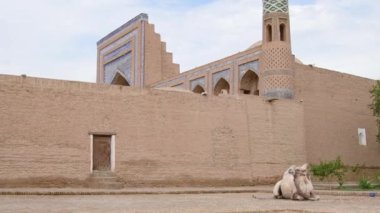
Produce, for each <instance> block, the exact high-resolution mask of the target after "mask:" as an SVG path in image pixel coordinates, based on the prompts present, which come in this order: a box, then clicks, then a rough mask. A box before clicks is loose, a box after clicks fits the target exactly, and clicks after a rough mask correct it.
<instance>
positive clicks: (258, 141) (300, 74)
mask: <svg viewBox="0 0 380 213" xmlns="http://www.w3.org/2000/svg"><path fill="white" fill-rule="evenodd" d="M295 80H296V88H297V89H296V91H295V92H296V99H295V100H277V101H273V102H267V101H265V99H264V98H262V97H255V96H248V97H245V96H230V97H213V96H212V97H202V96H200V95H198V94H192V93H189V92H178V91H177V92H176V91H163V90H154V89H152V90H148V89H144V90H140V89H134V88H129V87H120V86H111V85H101V84H90V83H80V82H69V81H57V80H47V79H38V78H29V77H26V78H25V77H16V76H5V75H2V76H0V100H1V102H0V121H1V125H0V186H4V185H7V184H9V185H23V186H24V185H26V186H29V185H30V186H33V185H43V186H51V187H56V186H72V185H78V186H81V185H83V184H84V183H85V182H86V179H87V178H88V177H89V176H90V174H91V137H90V135H89V133H115V134H116V157H115V159H116V165H115V173H116V175H117V176H118V177H120V178H122V179H123V180H124V181H125V182H126V183H127V185H130V186H183V185H187V186H188V185H191V186H198V185H199V186H219V185H221V186H238V185H239V186H240V185H252V184H256V183H265V182H273V181H274V180H275V179H276V177H277V176H279V175H281V174H282V172H283V170H285V169H286V168H287V167H288V166H289V165H291V164H301V163H304V162H311V163H316V162H319V161H320V160H331V159H335V158H336V157H337V156H341V157H342V158H343V160H344V161H345V162H347V163H348V164H351V165H355V164H363V163H364V164H365V165H366V166H368V167H373V168H378V167H379V166H380V165H379V164H380V155H379V151H380V146H379V144H377V143H376V142H375V134H376V125H375V119H374V117H373V116H372V114H371V111H370V110H369V109H368V107H367V106H368V104H369V103H370V96H369V94H368V91H369V89H370V88H371V86H372V85H373V84H374V81H373V80H368V79H363V78H359V77H354V76H350V75H345V74H341V73H337V72H332V71H327V70H322V69H319V68H312V67H308V66H304V65H296V76H295ZM358 128H366V130H367V143H368V146H360V145H359V142H358V135H357V129H358Z"/></svg>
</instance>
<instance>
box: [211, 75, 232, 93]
mask: <svg viewBox="0 0 380 213" xmlns="http://www.w3.org/2000/svg"><path fill="white" fill-rule="evenodd" d="M228 94H230V84H229V83H228V81H226V80H225V79H224V78H220V79H219V81H218V83H216V85H215V88H214V95H215V96H219V95H228Z"/></svg>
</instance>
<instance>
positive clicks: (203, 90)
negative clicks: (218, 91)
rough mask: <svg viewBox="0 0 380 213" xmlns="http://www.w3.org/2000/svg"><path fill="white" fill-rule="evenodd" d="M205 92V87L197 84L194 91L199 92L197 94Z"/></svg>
mask: <svg viewBox="0 0 380 213" xmlns="http://www.w3.org/2000/svg"><path fill="white" fill-rule="evenodd" d="M204 92H205V89H204V88H203V87H202V86H200V85H197V86H196V87H195V88H194V89H193V93H197V94H202V93H204Z"/></svg>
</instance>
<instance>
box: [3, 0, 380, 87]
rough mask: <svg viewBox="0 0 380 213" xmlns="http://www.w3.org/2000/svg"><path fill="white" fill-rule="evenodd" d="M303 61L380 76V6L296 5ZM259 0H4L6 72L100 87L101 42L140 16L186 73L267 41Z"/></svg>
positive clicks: (354, 1)
mask: <svg viewBox="0 0 380 213" xmlns="http://www.w3.org/2000/svg"><path fill="white" fill-rule="evenodd" d="M290 4H291V25H292V26H291V28H292V44H293V52H294V54H295V55H296V57H297V58H299V59H301V60H302V61H303V62H304V63H305V64H314V65H316V66H319V67H323V68H328V69H333V70H337V71H341V72H346V73H350V74H354V75H359V76H363V77H367V78H372V79H380V70H379V67H380V36H379V35H380V22H379V20H380V12H379V11H378V10H379V8H380V1H378V0H290ZM261 10H262V5H261V0H233V1H232V0H213V1H212V0H193V1H191V0H188V1H187V0H145V1H144V0H12V1H9V0H0V74H12V75H20V74H27V75H28V76H37V77H44V78H56V79H67V80H78V81H89V82H95V79H96V42H97V41H98V40H99V39H101V38H102V37H103V36H105V35H106V34H108V33H109V32H111V31H112V30H114V29H116V28H117V27H119V26H120V25H122V24H123V23H125V22H127V21H128V20H129V19H131V18H133V17H135V16H136V15H138V14H139V13H141V12H145V13H148V14H149V16H150V23H154V24H155V25H156V32H158V33H160V34H161V36H162V39H163V40H164V41H165V42H167V45H168V50H169V51H171V52H173V54H174V61H175V62H176V63H179V64H180V65H181V71H186V70H188V69H190V68H193V67H196V66H200V65H202V64H205V63H208V62H211V61H214V60H217V59H220V58H223V57H226V56H228V55H231V54H234V53H236V52H239V51H243V50H245V49H247V48H248V47H249V46H250V45H251V44H253V43H255V42H256V41H258V40H261V21H262V12H261Z"/></svg>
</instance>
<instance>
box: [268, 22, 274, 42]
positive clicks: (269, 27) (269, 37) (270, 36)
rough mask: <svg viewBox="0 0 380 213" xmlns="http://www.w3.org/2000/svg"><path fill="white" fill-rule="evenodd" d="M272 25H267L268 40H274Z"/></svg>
mask: <svg viewBox="0 0 380 213" xmlns="http://www.w3.org/2000/svg"><path fill="white" fill-rule="evenodd" d="M272 34H273V33H272V25H270V24H268V25H267V26H266V40H267V42H271V41H272V37H273V36H272Z"/></svg>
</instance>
